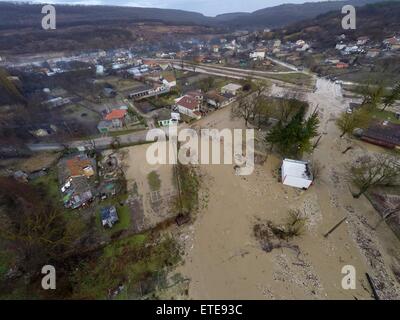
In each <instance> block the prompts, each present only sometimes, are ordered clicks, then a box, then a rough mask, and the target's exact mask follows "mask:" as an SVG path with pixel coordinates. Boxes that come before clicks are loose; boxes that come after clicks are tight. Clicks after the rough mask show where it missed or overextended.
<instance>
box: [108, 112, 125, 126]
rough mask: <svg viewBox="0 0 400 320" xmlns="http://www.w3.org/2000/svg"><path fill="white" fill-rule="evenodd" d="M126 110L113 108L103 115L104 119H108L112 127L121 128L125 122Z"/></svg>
mask: <svg viewBox="0 0 400 320" xmlns="http://www.w3.org/2000/svg"><path fill="white" fill-rule="evenodd" d="M127 117H128V112H127V110H125V109H113V110H111V112H110V113H108V114H106V116H105V117H104V120H105V121H110V122H111V123H112V127H113V128H122V127H123V126H124V125H125V124H126V120H127Z"/></svg>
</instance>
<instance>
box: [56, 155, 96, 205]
mask: <svg viewBox="0 0 400 320" xmlns="http://www.w3.org/2000/svg"><path fill="white" fill-rule="evenodd" d="M95 174H96V160H95V159H92V158H89V157H88V156H87V155H86V154H78V155H74V156H72V157H66V158H62V159H61V160H60V161H59V163H58V180H59V183H60V186H61V192H62V194H63V202H64V205H65V207H67V208H72V209H75V208H78V207H81V206H84V205H85V204H87V203H88V202H90V201H91V200H92V199H93V191H92V189H93V188H92V183H93V181H92V180H93V178H94V177H95Z"/></svg>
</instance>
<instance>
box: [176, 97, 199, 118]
mask: <svg viewBox="0 0 400 320" xmlns="http://www.w3.org/2000/svg"><path fill="white" fill-rule="evenodd" d="M200 106H201V102H200V101H199V100H198V99H196V98H195V97H192V96H190V95H185V96H183V97H182V98H180V99H179V100H178V101H177V102H176V107H177V109H178V111H179V112H180V113H182V114H185V115H187V116H189V117H191V118H195V119H200V118H201V113H200Z"/></svg>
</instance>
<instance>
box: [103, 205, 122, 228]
mask: <svg viewBox="0 0 400 320" xmlns="http://www.w3.org/2000/svg"><path fill="white" fill-rule="evenodd" d="M100 215H101V224H102V226H103V227H109V228H112V227H113V225H114V224H115V223H117V222H118V220H119V218H118V213H117V209H116V208H115V207H114V206H109V207H104V208H101V209H100Z"/></svg>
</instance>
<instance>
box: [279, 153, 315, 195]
mask: <svg viewBox="0 0 400 320" xmlns="http://www.w3.org/2000/svg"><path fill="white" fill-rule="evenodd" d="M281 173H282V183H283V184H284V185H287V186H291V187H296V188H302V189H308V188H309V187H310V185H311V184H312V182H313V176H312V173H311V171H310V165H309V163H308V162H306V161H298V160H291V159H284V160H283V163H282V167H281Z"/></svg>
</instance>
